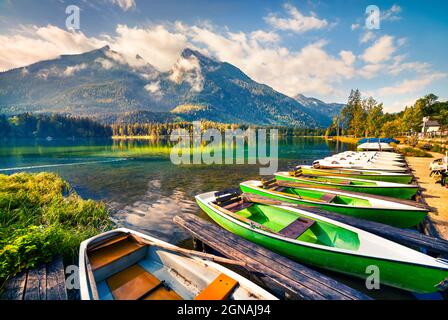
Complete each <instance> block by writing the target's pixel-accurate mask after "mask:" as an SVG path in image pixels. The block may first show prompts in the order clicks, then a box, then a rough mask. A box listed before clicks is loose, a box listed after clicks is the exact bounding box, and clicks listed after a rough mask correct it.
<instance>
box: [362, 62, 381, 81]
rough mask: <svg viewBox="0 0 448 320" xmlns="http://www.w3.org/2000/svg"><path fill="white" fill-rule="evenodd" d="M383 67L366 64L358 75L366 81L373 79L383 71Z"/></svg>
mask: <svg viewBox="0 0 448 320" xmlns="http://www.w3.org/2000/svg"><path fill="white" fill-rule="evenodd" d="M384 68H385V66H384V65H383V64H366V65H364V66H363V67H362V68H361V69H360V70H359V71H358V73H359V74H360V75H361V76H362V77H363V78H366V79H372V78H375V77H376V76H378V75H379V74H380V72H381V71H383V70H384Z"/></svg>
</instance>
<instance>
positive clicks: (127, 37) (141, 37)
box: [110, 25, 188, 71]
mask: <svg viewBox="0 0 448 320" xmlns="http://www.w3.org/2000/svg"><path fill="white" fill-rule="evenodd" d="M116 33H117V34H116V36H114V37H113V38H111V39H110V43H111V47H112V49H114V50H116V51H119V52H120V53H121V54H123V55H124V56H125V57H127V58H129V59H135V56H136V55H137V54H138V55H140V56H141V57H142V58H143V59H144V60H146V61H147V62H149V63H151V64H152V65H153V66H155V67H156V68H158V69H159V70H162V71H166V70H169V68H171V66H172V65H173V63H175V61H176V59H177V58H178V57H179V53H180V52H181V51H182V49H184V48H185V47H187V46H188V38H187V36H186V35H184V34H182V33H180V32H171V31H169V30H168V28H166V27H165V26H163V25H157V26H151V27H148V28H136V27H134V28H131V27H128V26H125V25H118V26H117V28H116Z"/></svg>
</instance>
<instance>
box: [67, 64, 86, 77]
mask: <svg viewBox="0 0 448 320" xmlns="http://www.w3.org/2000/svg"><path fill="white" fill-rule="evenodd" d="M86 68H87V64H86V63H81V64H77V65H74V66H68V67H67V68H65V70H64V76H66V77H70V76H72V75H74V74H75V73H76V72H79V71H81V70H84V69H86Z"/></svg>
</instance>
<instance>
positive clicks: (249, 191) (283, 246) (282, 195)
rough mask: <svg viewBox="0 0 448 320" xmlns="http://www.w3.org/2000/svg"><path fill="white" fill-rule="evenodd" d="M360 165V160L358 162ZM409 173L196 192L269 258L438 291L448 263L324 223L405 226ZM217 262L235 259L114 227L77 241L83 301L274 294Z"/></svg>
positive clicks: (283, 177) (374, 157)
mask: <svg viewBox="0 0 448 320" xmlns="http://www.w3.org/2000/svg"><path fill="white" fill-rule="evenodd" d="M335 157H336V158H353V159H361V160H363V159H369V161H380V160H381V161H382V162H386V163H387V161H393V162H396V163H403V159H402V158H401V156H399V155H396V154H393V153H390V154H386V153H384V152H381V153H379V152H345V153H341V154H339V155H336V156H335ZM361 160H359V161H361ZM412 178H413V177H412V175H411V174H410V173H399V172H390V171H379V170H367V169H364V168H361V169H353V168H316V167H314V166H300V167H295V168H294V169H292V170H289V171H281V172H277V173H275V175H274V178H272V179H270V180H267V181H261V180H260V181H259V180H249V181H245V182H242V183H241V184H240V185H239V190H238V191H235V190H233V191H211V192H206V193H203V194H199V195H197V196H196V197H195V198H196V202H197V204H198V205H199V207H200V208H201V209H202V210H203V211H204V212H205V213H206V214H207V215H208V216H209V217H210V218H211V219H212V220H214V221H215V222H216V223H217V224H218V225H220V226H221V227H223V228H224V229H226V230H228V231H230V232H232V233H234V234H236V235H238V236H241V237H243V238H245V239H247V240H249V241H252V242H254V243H256V244H259V245H261V246H264V247H266V248H268V249H270V250H272V251H274V252H277V253H280V254H282V255H284V256H286V257H289V258H291V259H294V260H296V261H299V262H301V263H304V264H307V265H311V266H315V267H318V268H322V269H327V270H331V271H336V272H340V273H343V274H347V275H351V276H355V277H359V278H363V279H365V278H366V277H367V274H366V270H367V268H368V267H370V266H376V267H377V268H378V270H379V271H380V282H381V283H382V284H387V285H390V286H394V287H397V288H401V289H404V290H409V291H413V292H418V293H432V292H435V291H438V290H443V289H445V288H446V280H447V277H448V261H446V260H443V259H440V258H435V257H432V256H430V255H427V254H424V253H422V252H419V251H417V250H414V249H411V248H408V247H406V246H404V245H401V244H398V243H395V242H393V241H390V240H387V239H384V238H382V237H379V236H377V235H374V234H372V233H370V232H367V231H365V230H362V229H359V228H356V227H353V226H351V225H348V224H345V223H342V222H340V221H337V220H334V219H330V218H328V215H326V216H324V215H323V213H324V212H334V213H337V214H341V215H346V216H351V217H355V218H358V219H365V220H370V221H375V222H379V223H383V224H387V225H391V226H395V227H401V228H411V227H415V226H416V225H418V224H419V223H420V222H421V221H422V220H423V219H424V218H425V216H426V215H427V213H428V208H427V207H426V206H425V205H423V204H420V203H418V202H416V201H413V200H411V199H413V198H414V197H415V194H416V193H417V191H418V186H417V185H414V184H410V182H411V180H412ZM219 263H226V264H230V265H232V264H238V261H234V260H229V259H227V258H223V257H217V256H213V255H210V254H206V253H202V252H198V251H194V250H187V249H184V248H180V247H177V246H174V245H172V244H169V243H166V242H163V241H161V240H159V239H157V238H154V237H151V236H148V235H145V234H142V233H139V232H136V231H133V230H130V229H126V228H121V229H117V230H113V231H108V232H105V233H102V234H100V235H98V236H95V237H93V238H90V239H87V240H85V241H84V242H82V244H81V246H80V252H79V268H80V269H79V270H80V271H79V275H80V292H81V298H82V299H84V300H192V299H194V300H227V299H231V300H247V299H276V297H275V296H273V295H272V294H270V293H269V292H267V291H266V290H264V289H263V288H261V287H259V286H258V285H256V284H255V283H253V282H251V281H250V280H248V279H246V278H244V277H243V276H241V275H240V274H238V273H235V272H233V271H231V270H230V269H228V268H225V267H224V266H222V265H220V264H219Z"/></svg>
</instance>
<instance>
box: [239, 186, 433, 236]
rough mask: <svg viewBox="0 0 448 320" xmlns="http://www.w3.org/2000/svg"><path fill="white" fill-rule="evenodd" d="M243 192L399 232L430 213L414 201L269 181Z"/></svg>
mask: <svg viewBox="0 0 448 320" xmlns="http://www.w3.org/2000/svg"><path fill="white" fill-rule="evenodd" d="M240 188H241V190H242V191H243V192H248V193H253V194H258V195H261V196H265V197H269V198H272V199H277V200H281V201H285V202H291V203H295V204H301V205H307V206H315V207H319V208H321V209H324V210H328V211H332V212H336V213H340V214H344V215H348V216H352V217H356V218H361V219H366V220H371V221H376V222H380V223H385V224H389V225H391V226H395V227H400V228H409V227H413V226H416V225H417V224H419V223H420V222H421V221H422V220H423V219H424V218H425V217H426V215H427V213H428V208H427V207H426V206H423V205H422V204H419V203H416V202H415V201H406V200H401V201H399V200H398V199H394V198H392V199H390V198H388V199H386V198H376V197H373V196H370V197H369V196H368V195H353V194H351V193H350V192H344V191H338V190H328V189H319V188H313V187H310V186H306V185H300V184H297V183H289V182H286V181H282V180H280V181H276V180H270V181H267V182H264V183H263V182H262V181H256V180H251V181H245V182H242V183H241V184H240Z"/></svg>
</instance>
